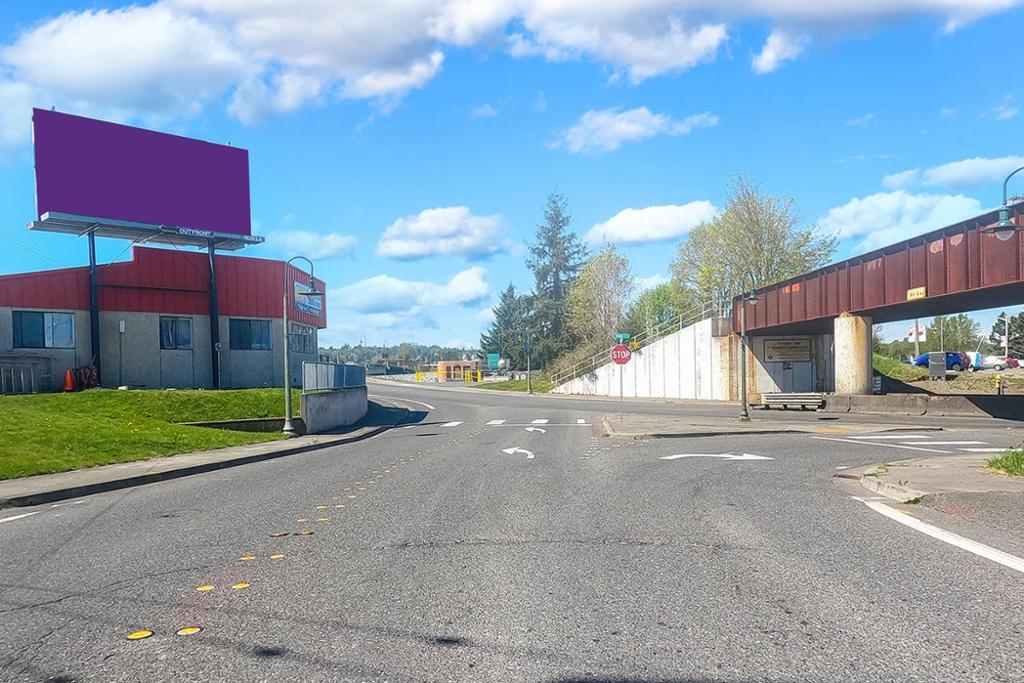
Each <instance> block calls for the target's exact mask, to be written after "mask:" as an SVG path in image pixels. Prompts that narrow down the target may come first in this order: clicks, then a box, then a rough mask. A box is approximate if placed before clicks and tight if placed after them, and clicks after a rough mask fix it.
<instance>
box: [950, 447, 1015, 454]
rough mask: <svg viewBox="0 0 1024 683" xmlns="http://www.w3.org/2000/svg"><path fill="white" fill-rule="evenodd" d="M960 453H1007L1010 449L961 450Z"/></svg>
mask: <svg viewBox="0 0 1024 683" xmlns="http://www.w3.org/2000/svg"><path fill="white" fill-rule="evenodd" d="M960 450H962V451H967V452H968V453H1008V452H1010V451H1012V450H1013V449H1012V448H961V449H960Z"/></svg>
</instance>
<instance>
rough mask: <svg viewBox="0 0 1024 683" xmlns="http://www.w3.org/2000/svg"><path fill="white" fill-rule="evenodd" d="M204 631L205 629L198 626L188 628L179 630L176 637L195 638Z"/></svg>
mask: <svg viewBox="0 0 1024 683" xmlns="http://www.w3.org/2000/svg"><path fill="white" fill-rule="evenodd" d="M202 630H203V629H201V628H199V627H198V626H186V627H185V628H179V629H178V630H177V631H175V632H174V635H177V636H193V635H195V634H197V633H199V632H200V631H202Z"/></svg>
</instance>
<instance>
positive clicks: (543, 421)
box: [532, 418, 548, 425]
mask: <svg viewBox="0 0 1024 683" xmlns="http://www.w3.org/2000/svg"><path fill="white" fill-rule="evenodd" d="M547 423H548V419H547V418H541V419H540V420H533V422H532V424H535V425H546V424H547Z"/></svg>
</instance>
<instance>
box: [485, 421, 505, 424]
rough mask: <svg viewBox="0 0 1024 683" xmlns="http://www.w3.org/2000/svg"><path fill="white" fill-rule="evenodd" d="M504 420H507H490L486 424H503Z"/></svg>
mask: <svg viewBox="0 0 1024 683" xmlns="http://www.w3.org/2000/svg"><path fill="white" fill-rule="evenodd" d="M505 422H507V420H491V421H490V422H488V423H487V424H488V425H503V424H505Z"/></svg>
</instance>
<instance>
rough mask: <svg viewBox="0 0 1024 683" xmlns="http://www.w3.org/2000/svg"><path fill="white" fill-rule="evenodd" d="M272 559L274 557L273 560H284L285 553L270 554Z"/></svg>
mask: <svg viewBox="0 0 1024 683" xmlns="http://www.w3.org/2000/svg"><path fill="white" fill-rule="evenodd" d="M270 559H272V560H283V559H284V553H274V554H273V555H271V556H270Z"/></svg>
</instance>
